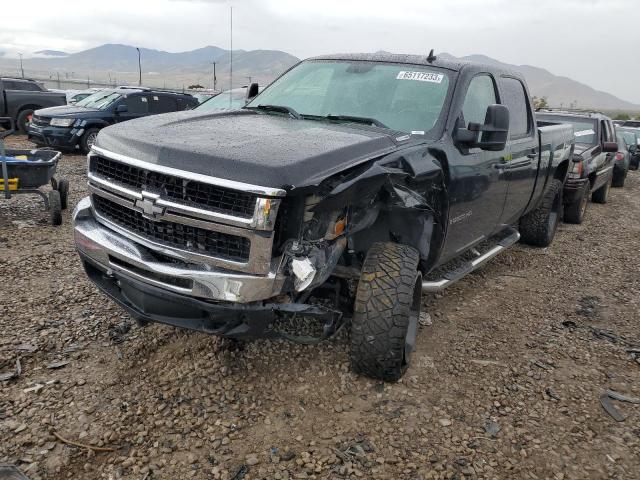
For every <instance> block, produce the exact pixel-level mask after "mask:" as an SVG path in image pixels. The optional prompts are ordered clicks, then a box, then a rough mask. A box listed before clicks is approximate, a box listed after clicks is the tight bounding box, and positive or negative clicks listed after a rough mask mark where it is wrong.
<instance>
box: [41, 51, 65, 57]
mask: <svg viewBox="0 0 640 480" xmlns="http://www.w3.org/2000/svg"><path fill="white" fill-rule="evenodd" d="M33 53H34V54H35V55H44V56H47V57H67V56H69V54H68V53H67V52H61V51H60V50H38V51H37V52H33Z"/></svg>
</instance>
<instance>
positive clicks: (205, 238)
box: [93, 195, 251, 262]
mask: <svg viewBox="0 0 640 480" xmlns="http://www.w3.org/2000/svg"><path fill="white" fill-rule="evenodd" d="M93 206H94V208H95V210H96V212H97V213H98V215H100V216H102V217H104V218H106V219H107V220H109V221H110V222H113V223H115V224H116V225H118V226H119V227H122V228H124V229H126V230H128V231H130V232H133V233H136V234H138V235H141V236H142V237H144V238H146V239H148V240H151V241H154V242H158V243H161V244H163V245H166V246H169V247H174V248H179V249H182V250H187V251H190V252H194V253H199V254H203V255H215V256H216V257H219V258H223V259H227V260H231V261H234V262H246V261H248V260H249V253H250V250H251V242H250V240H249V239H248V238H245V237H239V236H235V235H229V234H226V233H222V232H214V231H212V230H205V229H203V228H198V227H193V226H190V225H183V224H181V223H175V222H167V221H154V220H149V219H147V218H145V217H144V216H143V215H142V213H140V212H137V211H135V210H131V209H129V208H127V207H125V206H123V205H120V204H118V203H116V202H112V201H111V200H108V199H106V198H103V197H100V196H97V195H96V196H94V197H93Z"/></svg>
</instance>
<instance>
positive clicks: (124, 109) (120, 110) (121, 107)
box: [116, 104, 129, 113]
mask: <svg viewBox="0 0 640 480" xmlns="http://www.w3.org/2000/svg"><path fill="white" fill-rule="evenodd" d="M128 111H129V107H127V106H126V105H123V104H120V105H118V106H117V107H116V113H127V112H128Z"/></svg>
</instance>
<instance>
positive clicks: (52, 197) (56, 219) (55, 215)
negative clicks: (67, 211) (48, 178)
mask: <svg viewBox="0 0 640 480" xmlns="http://www.w3.org/2000/svg"><path fill="white" fill-rule="evenodd" d="M49 213H50V214H51V225H54V226H57V225H60V224H62V204H61V201H60V192H59V191H58V190H51V191H50V192H49Z"/></svg>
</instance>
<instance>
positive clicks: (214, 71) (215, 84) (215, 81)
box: [213, 62, 218, 92]
mask: <svg viewBox="0 0 640 480" xmlns="http://www.w3.org/2000/svg"><path fill="white" fill-rule="evenodd" d="M217 85H218V77H216V62H213V91H214V92H215V91H216V87H217Z"/></svg>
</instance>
